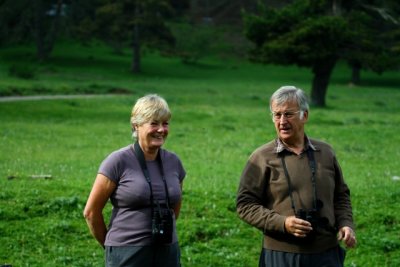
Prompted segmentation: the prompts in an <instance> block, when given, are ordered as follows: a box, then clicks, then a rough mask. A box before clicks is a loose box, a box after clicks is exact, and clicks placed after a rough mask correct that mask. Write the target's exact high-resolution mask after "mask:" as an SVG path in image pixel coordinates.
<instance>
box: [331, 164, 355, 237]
mask: <svg viewBox="0 0 400 267" xmlns="http://www.w3.org/2000/svg"><path fill="white" fill-rule="evenodd" d="M334 166H335V196H334V209H335V218H336V226H337V227H338V229H340V228H342V227H343V226H349V227H350V228H352V229H354V223H353V213H352V207H351V201H350V189H349V188H348V186H347V184H346V183H345V181H344V178H343V174H342V170H341V168H340V165H339V163H338V161H337V159H336V157H334Z"/></svg>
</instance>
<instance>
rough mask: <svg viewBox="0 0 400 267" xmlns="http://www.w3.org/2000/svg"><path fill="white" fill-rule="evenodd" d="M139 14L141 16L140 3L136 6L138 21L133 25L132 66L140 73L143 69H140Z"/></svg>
mask: <svg viewBox="0 0 400 267" xmlns="http://www.w3.org/2000/svg"><path fill="white" fill-rule="evenodd" d="M139 16H140V10H139V7H138V5H136V8H135V17H136V22H135V25H134V26H133V42H132V66H131V70H132V72H133V73H139V72H140V71H141V69H140V67H141V66H140V61H141V57H140V26H139V19H138V18H139Z"/></svg>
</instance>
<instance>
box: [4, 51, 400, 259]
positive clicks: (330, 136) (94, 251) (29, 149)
mask: <svg viewBox="0 0 400 267" xmlns="http://www.w3.org/2000/svg"><path fill="white" fill-rule="evenodd" d="M0 60H1V62H2V63H0V64H1V65H0V95H3V96H4V95H11V94H20V95H30V94H75V93H91V94H93V93H113V94H114V95H112V96H110V97H98V98H85V97H82V98H73V99H59V100H40V101H39V100H38V101H14V102H0V151H1V153H0V188H1V190H0V265H1V264H4V263H9V264H12V265H13V266H14V267H16V266H49V267H54V266H103V251H102V249H101V248H100V246H99V245H97V243H96V242H95V240H94V239H93V238H92V237H91V236H90V234H89V231H88V229H87V226H86V223H85V221H84V219H83V217H82V210H83V207H84V205H85V201H86V198H87V196H88V194H89V191H90V189H91V185H92V183H93V181H94V177H95V175H96V171H97V168H98V166H99V164H100V162H101V161H102V160H103V159H104V157H105V156H106V155H108V154H109V153H110V152H111V151H113V150H115V149H118V148H119V147H122V146H125V145H127V144H129V143H130V142H131V141H132V140H131V137H130V135H131V131H130V125H129V116H130V110H131V107H132V105H133V104H134V102H135V100H136V99H137V98H138V97H140V96H142V95H144V94H147V93H158V94H160V95H162V96H163V97H165V98H166V100H167V101H168V103H169V104H170V108H171V110H172V112H173V117H172V121H171V126H170V127H171V129H170V136H169V139H168V141H167V143H166V145H165V147H166V148H167V149H170V150H172V151H174V152H176V153H177V154H178V155H179V156H180V158H181V159H182V161H183V164H184V166H185V169H186V171H187V177H186V179H185V182H184V200H183V201H184V202H183V207H182V211H181V216H180V218H179V220H178V232H179V239H180V244H181V250H182V264H183V266H191V267H192V266H194V267H197V266H198V267H205V266H211V267H219V266H229V267H232V266H237V267H244V266H249V267H250V266H257V262H258V254H259V251H260V248H261V240H262V237H261V233H260V232H258V231H257V230H255V229H252V228H251V227H250V226H248V225H246V224H245V223H243V222H241V221H240V220H239V219H238V217H237V215H236V213H235V197H236V190H237V186H238V181H239V177H240V174H241V171H242V168H243V167H244V164H245V162H246V160H247V157H248V156H249V154H250V153H251V152H252V151H253V150H254V149H255V148H257V147H258V146H260V145H262V144H263V143H265V142H267V141H269V140H270V139H272V138H274V137H275V132H274V127H273V124H272V122H271V119H270V117H269V114H268V98H269V96H270V95H271V93H272V92H273V91H274V90H276V89H277V88H278V87H280V86H281V85H285V84H291V85H296V86H298V87H301V88H303V89H305V90H306V91H309V88H310V84H311V74H310V72H309V71H308V70H305V69H299V68H296V67H286V68H283V67H276V66H261V65H252V64H250V63H248V62H244V61H239V60H226V59H225V60H219V59H218V58H213V59H205V60H204V61H202V62H201V63H200V64H196V65H183V64H182V63H181V62H180V61H179V59H174V58H160V57H159V56H157V55H154V54H150V53H147V54H145V56H144V62H143V73H142V74H140V75H132V74H130V73H129V62H130V55H129V54H126V55H125V56H116V55H113V54H111V53H110V51H109V50H107V49H105V48H101V47H100V48H99V47H81V46H76V45H72V44H65V45H64V46H58V47H57V49H56V51H55V53H54V57H53V58H52V59H51V60H50V61H49V62H48V63H46V64H34V61H33V56H32V51H31V50H30V48H29V47H22V48H9V49H6V48H3V49H2V50H0ZM30 62H31V63H30ZM14 65H15V66H17V65H18V66H21V65H22V66H24V67H27V68H30V70H31V71H33V72H34V74H35V75H34V77H33V78H32V79H21V78H17V77H14V76H10V75H9V70H10V66H14ZM349 75H350V71H349V70H348V69H347V68H346V66H344V65H340V66H338V68H337V69H336V70H335V73H334V76H333V78H332V83H331V85H330V87H329V91H328V96H327V104H328V106H327V108H325V109H321V108H318V109H317V108H315V109H313V108H312V109H311V113H310V121H309V124H308V125H307V127H306V131H307V133H308V135H310V136H312V137H315V138H319V139H322V140H324V141H327V142H329V143H330V144H332V145H333V147H334V148H335V150H336V152H337V155H338V158H339V161H340V162H341V165H342V169H343V172H344V175H345V178H346V181H347V183H348V184H349V187H350V189H351V192H352V201H353V206H354V216H355V221H356V225H357V236H358V247H357V248H355V249H352V250H348V253H347V260H346V266H348V267H350V266H352V267H353V266H363V267H364V266H367V267H368V266H371V267H375V266H388V267H389V266H390V267H395V266H400V239H399V237H400V225H399V223H400V215H399V214H400V212H399V211H398V209H399V204H398V203H399V202H400V181H399V180H398V179H399V177H400V165H399V164H398V160H399V158H400V147H399V143H400V137H399V134H398V132H399V130H400V126H399V125H400V116H399V102H400V88H399V84H400V78H399V75H398V73H396V72H392V73H385V74H384V75H382V76H377V75H375V74H372V73H368V72H363V74H362V79H363V83H362V85H361V86H357V87H354V86H349V85H348V82H347V81H348V77H349ZM121 92H123V93H125V94H115V93H121ZM127 93H129V94H127ZM33 175H51V177H52V178H51V179H44V178H32V176H33ZM396 177H397V178H396ZM109 211H110V207H109V206H107V211H106V212H107V213H109Z"/></svg>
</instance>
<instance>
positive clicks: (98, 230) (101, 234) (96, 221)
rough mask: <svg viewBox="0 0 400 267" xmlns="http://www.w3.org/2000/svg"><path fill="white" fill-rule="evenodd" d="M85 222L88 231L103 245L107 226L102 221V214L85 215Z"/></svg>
mask: <svg viewBox="0 0 400 267" xmlns="http://www.w3.org/2000/svg"><path fill="white" fill-rule="evenodd" d="M86 223H87V225H88V226H89V230H90V233H91V234H92V235H93V237H94V238H95V239H96V240H97V242H99V244H100V245H101V246H103V247H104V242H105V240H106V234H107V227H106V225H105V223H104V219H103V216H102V215H100V216H96V217H87V218H86Z"/></svg>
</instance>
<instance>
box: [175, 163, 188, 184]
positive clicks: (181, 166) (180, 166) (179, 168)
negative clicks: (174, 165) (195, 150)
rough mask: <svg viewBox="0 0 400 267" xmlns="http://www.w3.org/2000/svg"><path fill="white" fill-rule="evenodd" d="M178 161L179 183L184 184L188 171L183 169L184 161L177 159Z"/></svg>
mask: <svg viewBox="0 0 400 267" xmlns="http://www.w3.org/2000/svg"><path fill="white" fill-rule="evenodd" d="M177 160H178V170H179V182H180V183H182V182H183V179H185V177H186V171H185V168H183V165H182V161H181V160H180V159H179V158H177Z"/></svg>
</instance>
